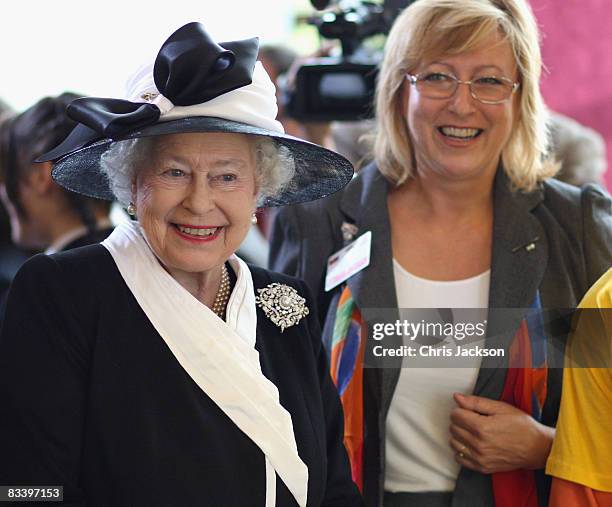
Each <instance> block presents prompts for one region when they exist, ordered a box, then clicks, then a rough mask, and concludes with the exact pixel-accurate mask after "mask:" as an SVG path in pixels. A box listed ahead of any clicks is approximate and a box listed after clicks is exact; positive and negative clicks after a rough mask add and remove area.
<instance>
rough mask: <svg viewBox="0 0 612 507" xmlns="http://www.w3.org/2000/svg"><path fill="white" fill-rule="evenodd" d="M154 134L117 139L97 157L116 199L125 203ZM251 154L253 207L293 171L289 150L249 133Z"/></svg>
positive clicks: (275, 191) (273, 192) (147, 156)
mask: <svg viewBox="0 0 612 507" xmlns="http://www.w3.org/2000/svg"><path fill="white" fill-rule="evenodd" d="M159 137H161V136H157V137H140V138H137V139H128V140H125V141H117V142H114V143H112V144H111V146H110V148H109V149H108V150H107V151H106V152H105V153H104V154H103V155H102V157H101V159H100V168H101V170H102V173H103V174H105V175H106V177H107V178H108V181H109V186H110V189H111V191H112V192H113V194H114V195H115V197H116V198H117V201H119V203H120V204H121V205H123V206H127V205H128V204H129V203H130V202H131V200H132V181H133V180H134V175H135V172H136V169H137V168H138V167H141V165H142V164H143V163H145V162H147V161H148V160H150V157H151V154H152V153H153V148H154V143H155V142H156V139H159ZM250 137H251V138H252V139H253V152H254V156H255V184H256V188H257V206H261V205H263V204H265V202H266V200H267V199H268V198H271V197H275V196H277V195H278V194H279V193H280V192H281V191H282V190H283V188H285V186H286V185H287V184H288V183H289V181H291V179H292V178H293V176H294V174H295V161H294V159H293V156H292V155H291V152H290V150H289V149H288V148H287V147H286V146H283V145H281V144H278V143H276V142H275V141H274V140H273V139H272V138H270V137H266V136H256V135H250Z"/></svg>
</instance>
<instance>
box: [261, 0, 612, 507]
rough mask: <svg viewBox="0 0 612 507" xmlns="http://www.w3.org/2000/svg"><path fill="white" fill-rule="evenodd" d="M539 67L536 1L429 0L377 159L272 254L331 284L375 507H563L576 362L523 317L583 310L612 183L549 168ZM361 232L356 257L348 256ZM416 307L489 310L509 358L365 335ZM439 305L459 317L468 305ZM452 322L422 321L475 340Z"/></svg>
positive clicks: (607, 248) (291, 212)
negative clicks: (565, 392)
mask: <svg viewBox="0 0 612 507" xmlns="http://www.w3.org/2000/svg"><path fill="white" fill-rule="evenodd" d="M540 69H541V57H540V49H539V45H538V31H537V26H536V23H535V20H534V17H533V14H532V12H531V10H530V8H529V6H528V4H527V2H526V1H525V0H419V1H418V2H414V3H413V4H412V5H411V6H410V7H408V8H407V9H406V10H405V11H404V12H403V13H402V14H401V15H400V16H399V17H398V19H397V20H396V22H395V25H394V27H393V28H392V30H391V33H390V35H389V38H388V40H387V46H386V50H385V58H384V61H383V63H382V67H381V70H380V74H379V80H378V90H377V123H378V129H377V131H376V139H375V147H374V148H375V162H374V163H373V164H372V165H370V166H368V167H367V168H365V169H363V170H362V172H360V174H359V175H358V176H357V177H356V178H355V179H354V180H353V181H351V182H350V184H349V185H348V186H347V187H346V188H345V189H344V190H343V192H342V193H339V194H336V195H334V196H332V197H330V198H329V199H326V200H323V201H319V202H316V203H312V204H308V205H303V206H296V207H290V208H284V209H283V210H281V211H280V214H279V216H278V218H277V220H276V225H275V230H274V234H273V239H272V246H271V251H272V252H273V254H274V256H273V258H272V263H271V265H272V267H273V268H274V269H278V270H282V271H285V272H288V273H291V274H293V275H298V276H300V277H302V278H303V279H304V280H305V281H306V282H307V283H308V284H309V285H310V286H311V288H312V289H313V290H314V291H315V293H317V294H319V309H320V311H321V315H322V316H323V317H325V315H326V317H327V318H326V320H325V327H324V331H323V336H324V339H325V340H326V341H328V342H329V343H330V344H331V347H332V350H331V354H332V374H333V376H334V378H335V380H336V382H337V383H338V386H339V388H340V392H341V397H342V401H343V406H344V409H345V423H346V443H347V448H348V450H349V457H350V458H351V463H352V466H353V477H354V479H355V480H356V482H358V483H359V484H361V485H362V487H363V493H364V497H365V499H366V504H367V505H369V506H378V505H383V504H384V505H385V506H398V505H410V506H420V505H428V506H448V505H451V504H452V505H453V506H454V507H462V506H466V507H467V506H474V505H478V506H493V505H497V506H511V505H528V506H535V505H538V502H539V505H541V506H542V505H545V502H546V495H547V485H546V483H545V481H544V476H543V470H542V469H543V467H544V465H545V462H546V458H547V455H548V453H549V450H550V446H551V442H552V438H553V435H554V425H555V422H556V418H557V413H558V407H559V395H560V389H561V370H560V369H558V368H551V369H548V368H547V367H546V366H547V365H551V366H558V367H559V366H561V362H560V361H558V359H559V356H562V354H561V350H560V349H561V348H562V345H563V339H559V340H552V335H551V333H550V332H551V331H552V330H551V329H550V328H548V327H546V328H545V331H546V332H545V333H544V334H543V333H542V327H541V326H534V321H533V319H526V320H525V319H524V318H523V317H526V316H527V310H528V309H529V308H533V310H532V311H531V312H529V315H530V316H533V315H534V314H535V315H536V316H538V315H539V316H542V313H541V312H540V311H539V310H540V309H541V308H575V306H576V304H577V303H578V301H579V300H580V298H581V297H582V295H583V294H584V293H585V292H586V290H587V289H588V287H589V286H590V285H591V284H592V283H594V282H595V280H597V278H598V277H599V276H600V275H601V274H602V272H603V271H605V269H606V268H607V267H608V266H609V265H610V262H611V259H612V215H611V201H610V198H609V196H607V195H606V194H605V193H604V191H602V190H601V189H599V188H598V187H596V186H586V187H584V188H583V189H582V190H580V189H577V188H572V187H569V186H567V185H565V184H563V183H559V182H558V181H555V180H552V179H549V177H550V176H552V175H553V174H554V173H555V170H556V169H555V164H554V163H553V161H551V160H549V159H548V158H547V153H548V148H547V133H546V131H545V125H546V111H545V107H544V104H543V101H542V97H541V95H540V91H539V85H538V81H539V76H540ZM313 224H316V226H313ZM368 232H369V233H371V236H370V235H368V234H366V233H368ZM357 237H359V241H357V242H355V244H354V247H353V248H352V250H351V253H350V255H349V254H346V255H345V257H346V258H349V261H346V262H343V260H342V259H343V258H344V257H343V256H342V255H341V254H340V255H333V256H332V254H334V252H336V251H337V250H338V249H340V248H342V246H343V245H345V244H347V243H352V241H353V239H355V238H357ZM369 238H371V239H369ZM355 252H357V253H355ZM330 256H332V257H330ZM328 258H329V261H328ZM368 262H369V265H368ZM326 264H327V266H328V268H327V275H326V274H325V272H326ZM337 266H340V267H339V268H337ZM336 268H337V269H336ZM347 277H348V278H347ZM324 282H326V283H325V285H326V286H327V288H328V289H331V290H329V291H328V292H325V289H324ZM334 284H335V285H336V287H335V288H334ZM338 284H339V285H338ZM398 308H400V309H419V308H435V309H449V308H450V309H465V308H485V309H488V316H487V313H486V312H485V314H484V322H479V324H485V325H486V341H484V343H481V344H480V345H483V347H480V349H481V351H482V349H486V350H487V351H491V350H492V351H493V352H492V353H496V354H498V355H497V356H493V355H489V356H486V355H484V353H483V352H480V353H478V354H481V355H474V356H473V357H469V358H467V359H465V360H464V361H463V362H462V363H459V362H452V360H450V361H443V360H442V358H441V359H439V360H438V359H436V357H435V355H434V356H433V359H432V358H431V357H427V358H422V359H423V360H424V361H423V362H422V363H419V364H417V366H422V365H423V364H425V359H427V361H428V364H429V365H431V366H433V367H431V368H419V367H415V368H411V367H404V368H402V367H401V366H402V357H401V356H400V357H393V356H391V357H386V358H384V359H382V360H378V362H376V360H377V356H376V354H377V352H376V351H378V353H379V354H380V353H381V349H380V348H378V349H377V348H375V347H376V346H379V347H382V348H385V346H386V349H385V350H389V351H390V352H392V353H395V352H396V351H402V350H404V349H402V348H401V345H402V342H401V339H402V337H401V336H399V337H398V336H386V337H385V338H384V340H382V341H380V336H377V338H378V339H372V338H369V339H367V340H366V336H365V334H364V333H363V329H364V328H363V327H362V326H361V324H362V322H363V320H364V319H365V320H366V321H368V323H369V324H370V325H372V324H377V323H378V324H380V322H376V321H374V322H373V321H372V320H371V319H369V317H367V316H365V311H366V310H367V311H368V312H370V313H371V314H372V313H373V314H374V315H375V316H377V315H382V314H385V312H381V311H379V310H381V309H395V310H394V311H388V312H386V315H388V321H390V323H391V324H393V321H394V320H395V319H399V318H400V316H401V315H402V312H403V310H401V311H398V310H397V309H398ZM503 308H505V309H508V308H512V309H515V310H514V311H506V312H503V311H502V310H499V311H495V309H503ZM374 310H375V311H374ZM439 313H440V314H441V315H442V316H446V317H445V320H446V323H449V324H453V322H457V315H459V314H460V312H459V310H456V311H452V312H449V311H448V310H443V311H440V312H439ZM423 315H425V314H423ZM536 320H537V319H536ZM387 323H389V322H387ZM434 323H435V322H434ZM471 324H472V325H474V323H471ZM379 329H380V328H379ZM557 332H558V329H557ZM434 334H435V333H434ZM452 338H453V337H452V336H451V337H449V339H448V340H445V341H446V342H448V341H449V340H451V343H450V344H447V343H445V342H439V341H438V339H437V338H436V337H435V336H431V335H429V336H420V337H419V339H420V340H421V341H422V342H426V341H427V339H430V345H439V347H437V348H439V349H440V351H442V352H443V353H456V352H457V350H459V349H458V347H457V346H456V345H455V344H454V343H452ZM454 338H455V341H456V342H460V340H461V337H459V336H455V337H454ZM364 342H366V343H365V345H364ZM553 344H556V345H557V346H556V347H553V346H552V345H553ZM364 347H365V350H364ZM462 348H463V347H462ZM416 350H417V351H420V352H419V353H421V354H423V355H428V354H430V353H431V352H430V350H431V347H428V346H426V347H425V348H423V349H420V347H417V348H416ZM500 350H501V352H500ZM487 353H488V352H487ZM362 358H364V359H362ZM370 360H372V361H373V362H372V363H371V364H370V363H368V361H370ZM409 360H410V358H405V359H404V361H405V365H408V364H410V361H409ZM381 361H382V363H381ZM363 363H365V365H366V366H369V365H372V366H377V365H379V366H382V367H381V368H379V369H376V368H363V366H362V364H363ZM349 365H350V366H349ZM453 366H461V367H460V368H455V367H453ZM508 367H510V368H508ZM362 414H363V415H362Z"/></svg>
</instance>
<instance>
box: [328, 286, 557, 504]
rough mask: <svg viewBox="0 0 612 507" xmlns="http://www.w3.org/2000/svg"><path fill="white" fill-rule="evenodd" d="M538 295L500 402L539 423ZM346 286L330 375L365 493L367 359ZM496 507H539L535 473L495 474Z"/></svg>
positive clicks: (515, 343) (542, 376)
mask: <svg viewBox="0 0 612 507" xmlns="http://www.w3.org/2000/svg"><path fill="white" fill-rule="evenodd" d="M541 309H542V304H541V300H540V294H539V292H538V293H537V294H536V297H535V299H534V302H533V304H532V305H531V308H530V312H529V315H528V316H527V317H526V318H525V319H523V320H522V321H521V324H520V326H519V329H518V331H517V332H516V334H515V335H514V338H513V340H512V344H511V345H510V351H509V367H508V373H507V375H506V381H505V383H504V389H503V392H502V396H501V398H500V399H501V401H505V402H506V403H510V404H511V405H514V406H515V407H518V408H520V409H521V410H523V411H525V412H527V413H528V414H530V415H531V416H532V417H533V418H534V419H536V420H537V421H539V420H540V419H541V416H542V406H543V405H544V401H545V399H546V381H547V376H548V369H547V359H546V335H545V333H544V325H543V319H542V314H541ZM364 326H365V324H364V321H363V318H362V316H361V312H360V311H359V308H358V307H357V305H356V304H355V301H354V299H353V296H352V294H351V291H350V289H349V288H348V286H345V287H344V289H343V290H342V293H341V294H340V299H339V300H338V305H337V309H336V320H335V323H334V331H333V334H332V338H331V343H326V347H327V350H328V352H329V353H330V373H331V377H332V380H333V381H334V383H335V385H336V387H337V388H338V392H339V393H340V400H341V402H342V408H343V409H344V445H345V447H346V450H347V453H348V456H349V460H350V462H351V470H352V476H353V481H354V482H355V484H357V486H358V487H359V490H360V491H362V490H363V435H364V431H363V430H364V422H363V421H364V419H363V357H364V351H365V341H366V337H367V332H366V328H365V327H364ZM492 477H493V494H494V497H495V505H496V507H537V505H538V504H537V492H536V485H535V476H534V472H533V471H532V470H513V471H511V472H500V473H496V474H493V476H492Z"/></svg>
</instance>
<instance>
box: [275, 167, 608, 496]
mask: <svg viewBox="0 0 612 507" xmlns="http://www.w3.org/2000/svg"><path fill="white" fill-rule="evenodd" d="M387 192H388V183H387V181H386V180H385V178H384V177H383V176H382V175H381V174H380V172H379V171H378V169H377V168H376V166H375V165H374V164H371V165H369V166H368V167H366V168H364V169H363V170H362V171H361V172H360V173H359V174H358V175H357V176H356V177H355V178H354V179H353V180H352V181H351V182H350V183H349V185H348V186H347V187H346V188H345V189H344V190H343V191H342V192H339V193H337V194H334V195H332V196H330V197H328V198H326V199H322V200H319V201H316V202H312V203H307V204H302V205H296V206H286V207H284V208H282V209H281V210H280V211H279V213H278V215H277V217H276V220H275V224H274V228H273V233H272V238H271V257H270V267H271V268H272V269H273V270H276V271H283V272H286V273H289V274H291V275H294V276H297V277H299V278H302V279H304V280H305V281H306V282H307V284H308V285H309V286H310V287H311V289H312V290H313V291H314V293H315V294H316V295H317V296H318V309H319V312H320V315H321V319H322V321H324V332H323V334H324V337H325V336H329V335H330V334H331V332H332V330H333V320H334V317H335V301H333V299H334V298H336V300H337V297H338V293H339V291H338V290H336V291H335V292H332V293H325V292H324V291H323V285H324V277H325V269H326V262H327V258H328V257H329V256H330V255H331V254H332V253H333V252H335V251H336V250H338V249H339V248H341V247H342V246H343V239H342V234H341V230H340V228H341V225H342V223H343V222H348V223H352V224H355V225H356V226H357V227H358V230H359V233H361V232H366V231H372V252H371V262H370V265H369V266H368V268H366V269H365V270H363V271H361V272H359V273H357V274H356V275H354V276H353V277H351V278H350V279H349V280H348V281H347V283H348V286H349V288H350V289H351V292H352V294H353V296H354V298H355V300H356V302H357V304H358V305H359V307H360V308H394V307H397V296H396V293H395V284H394V278H393V265H392V251H391V235H390V224H389V215H388V211H387ZM359 233H358V234H359ZM530 243H534V244H535V246H536V247H535V248H532V249H526V248H525V246H527V245H529V244H530ZM611 261H612V201H611V200H610V196H609V195H607V194H606V193H605V192H604V191H603V190H602V189H600V188H599V187H596V186H594V185H589V186H586V187H584V188H583V189H582V190H581V189H578V188H575V187H571V186H569V185H566V184H564V183H562V182H559V181H556V180H552V179H551V180H547V181H546V182H544V183H543V184H542V186H541V188H540V189H539V190H538V191H535V192H531V193H527V194H525V193H515V192H511V191H510V187H509V183H508V180H507V178H506V177H505V175H504V174H503V172H502V171H501V170H500V171H499V172H498V174H497V176H496V179H495V184H494V225H493V252H492V264H491V284H490V293H489V306H490V308H528V307H529V306H530V305H531V303H532V301H533V300H534V297H535V294H536V291H537V290H538V289H539V290H540V295H541V299H542V305H543V307H544V308H560V309H562V308H574V307H575V306H576V305H577V304H578V302H579V301H580V299H581V297H582V296H583V294H584V293H585V292H586V290H587V289H588V288H589V286H590V285H592V284H593V283H594V282H595V281H596V280H597V278H598V277H599V276H600V275H601V274H602V273H603V272H604V271H605V270H606V269H607V268H608V267H609V266H610V265H611V263H612V262H611ZM330 305H331V308H330ZM328 310H329V311H328ZM520 318H521V316H520V315H518V316H517V319H516V323H515V324H516V326H518V324H519V322H520ZM498 324H499V322H495V315H490V317H489V322H488V332H489V331H492V330H494V329H496V326H497V325H498ZM505 325H506V326H507V322H506V323H505ZM515 330H516V327H515V328H514V329H513V330H512V332H509V333H506V335H505V338H502V341H503V342H504V343H503V345H504V346H507V345H508V344H509V342H510V340H511V338H512V336H513V335H514V331H515ZM487 340H489V338H487ZM495 346H499V342H497V343H496V345H495ZM550 349H551V351H549V353H551V352H552V353H555V351H556V353H557V355H558V354H562V347H561V350H559V347H556V348H553V347H550ZM506 360H507V358H505V359H504V358H499V357H485V358H483V362H482V367H481V370H480V372H479V375H478V378H477V381H476V386H475V388H474V394H476V395H478V396H485V397H488V398H491V399H499V397H500V396H501V392H502V389H503V385H504V381H505V377H506V371H505V369H504V366H505V364H506ZM557 364H561V363H560V362H558V363H557ZM386 366H387V365H386ZM399 373H400V365H399V364H398V365H397V367H392V368H388V367H386V368H383V369H365V370H364V376H365V384H364V403H365V425H366V437H365V449H364V475H365V481H364V497H365V500H366V505H368V506H371V507H374V506H379V505H382V494H383V484H384V463H385V457H384V449H385V447H384V441H385V418H386V414H387V412H388V409H389V405H390V403H391V399H392V397H393V392H394V389H395V386H396V384H397V380H398V378H399ZM561 380H562V370H561V369H550V370H549V379H548V395H547V399H546V403H545V406H544V411H543V421H542V422H543V423H544V424H547V425H550V426H554V425H555V424H556V419H557V414H558V410H559V401H560V392H561ZM538 485H539V488H538V490H539V494H540V499H541V503H540V505H546V504H547V492H548V487H547V481H546V480H545V478H544V474H543V471H540V472H539V478H538ZM542 502H546V503H542ZM473 505H478V506H491V507H493V506H494V501H493V496H492V487H491V479H490V476H488V475H482V474H479V473H477V472H473V471H471V470H468V469H465V468H464V469H462V470H461V471H460V474H459V477H458V479H457V483H456V488H455V491H454V495H453V506H454V507H467V506H473Z"/></svg>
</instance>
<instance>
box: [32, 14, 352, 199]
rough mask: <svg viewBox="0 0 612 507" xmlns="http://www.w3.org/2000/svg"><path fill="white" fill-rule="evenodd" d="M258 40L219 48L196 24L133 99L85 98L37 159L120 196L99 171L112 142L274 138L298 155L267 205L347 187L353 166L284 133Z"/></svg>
mask: <svg viewBox="0 0 612 507" xmlns="http://www.w3.org/2000/svg"><path fill="white" fill-rule="evenodd" d="M258 48H259V42H258V39H257V38H253V39H246V40H240V41H231V42H221V43H216V42H215V41H213V40H212V39H211V38H210V36H209V35H208V34H207V33H206V30H205V29H204V27H203V25H201V24H200V23H189V24H187V25H185V26H183V27H182V28H179V29H178V30H177V31H176V32H174V33H173V34H172V35H171V36H170V37H169V38H168V40H166V42H164V44H163V45H162V47H161V49H160V51H159V53H158V55H157V58H156V59H155V63H154V64H150V65H145V66H142V67H141V68H140V69H139V70H138V71H137V72H136V73H135V74H134V75H133V76H132V77H131V78H130V79H129V80H128V83H127V100H123V99H111V98H96V97H84V98H80V99H77V100H75V101H74V102H72V103H71V104H70V105H69V106H68V108H67V114H68V115H69V116H70V117H71V118H72V119H74V120H75V121H77V122H78V125H77V127H76V128H75V129H74V130H73V131H72V132H71V134H70V135H69V136H68V137H67V138H66V140H65V141H64V142H63V143H61V144H60V145H59V146H57V147H56V148H55V149H53V150H51V151H50V152H48V153H46V154H45V155H43V156H42V157H40V158H39V159H38V160H37V161H39V162H44V161H50V160H52V161H53V162H54V167H53V177H54V179H55V180H56V181H57V182H58V183H59V184H60V185H62V186H64V187H66V188H68V189H70V190H73V191H75V192H79V193H82V194H85V195H89V196H92V197H98V198H102V199H113V198H114V196H113V194H112V192H111V190H110V188H109V185H108V181H107V179H106V176H105V175H104V174H103V173H102V172H101V171H100V167H99V162H100V157H101V156H102V154H103V153H104V152H105V151H106V150H107V149H108V148H109V146H110V144H111V143H114V142H121V141H123V140H126V139H134V138H138V137H148V136H158V135H164V134H176V133H183V132H231V133H239V134H254V135H261V136H268V137H270V138H272V139H273V140H274V141H275V142H276V143H278V144H280V145H283V146H285V147H286V148H287V149H288V150H289V151H290V153H291V155H292V156H293V159H294V162H295V175H294V177H293V178H292V180H291V181H290V182H289V183H288V185H287V186H286V187H284V188H283V189H282V190H281V193H280V194H279V195H277V196H275V197H271V198H268V199H267V201H266V202H265V203H264V206H281V205H284V204H290V203H299V202H305V201H312V200H315V199H319V198H321V197H324V196H326V195H330V194H332V193H334V192H336V191H338V190H340V189H341V188H343V187H344V186H345V185H346V184H347V183H348V182H349V181H350V179H351V177H352V175H353V167H352V165H351V164H350V162H348V161H347V160H346V159H345V158H344V157H342V156H341V155H339V154H337V153H335V152H333V151H330V150H327V149H325V148H322V147H321V146H318V145H316V144H312V143H310V142H308V141H304V140H302V139H298V138H296V137H293V136H290V135H288V134H285V133H284V129H283V127H282V125H281V124H280V123H279V122H278V121H277V120H276V119H275V118H276V114H277V111H278V109H277V105H276V93H275V92H276V90H275V88H274V85H273V84H272V82H271V81H270V78H269V77H268V75H267V73H266V71H265V70H264V68H263V66H262V65H261V63H260V62H258V61H257V53H258Z"/></svg>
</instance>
